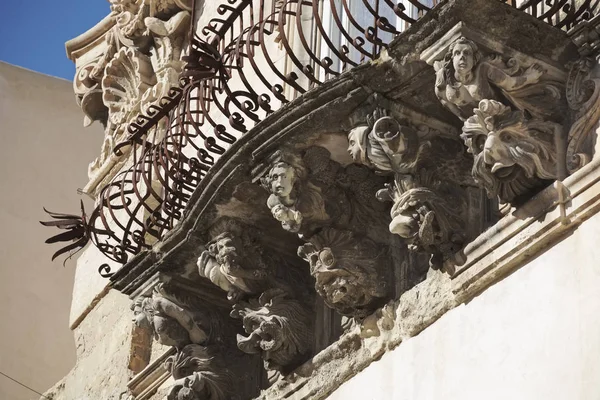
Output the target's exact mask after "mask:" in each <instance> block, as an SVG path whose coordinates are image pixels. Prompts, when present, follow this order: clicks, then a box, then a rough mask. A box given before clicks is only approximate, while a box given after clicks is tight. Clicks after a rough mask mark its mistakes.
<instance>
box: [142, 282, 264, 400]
mask: <svg viewBox="0 0 600 400" xmlns="http://www.w3.org/2000/svg"><path fill="white" fill-rule="evenodd" d="M131 308H132V310H133V312H134V318H133V321H134V323H135V324H136V325H138V326H140V327H148V328H150V329H151V331H152V332H153V333H154V336H155V340H156V341H157V342H159V343H161V344H163V345H166V346H173V347H175V349H176V353H175V355H173V356H170V357H168V358H167V359H166V360H165V362H164V367H165V368H166V369H167V370H168V371H169V372H170V373H171V374H172V376H173V379H174V380H175V382H174V384H173V386H172V387H171V389H170V391H169V393H168V395H167V399H169V400H171V399H174V400H180V399H202V400H225V399H230V398H232V397H231V393H232V388H233V384H234V377H235V382H237V383H238V386H240V387H245V386H248V387H251V386H252V384H251V383H252V378H251V369H250V365H251V364H252V362H253V361H252V360H251V359H248V358H247V356H244V355H243V354H242V353H239V352H237V351H235V350H234V343H235V335H236V331H237V330H236V328H235V327H234V325H233V324H232V323H231V322H230V320H228V319H227V318H226V317H225V316H223V315H221V314H220V313H219V312H218V311H217V310H214V309H212V308H211V307H210V305H209V304H207V303H206V301H205V300H204V299H203V298H202V297H200V296H199V295H198V294H197V293H193V292H191V291H190V290H186V289H185V288H184V287H183V286H181V284H176V283H158V284H157V285H156V286H154V289H153V290H152V293H151V294H150V295H143V296H140V297H138V298H137V299H136V300H135V301H134V303H133V304H132V307H131ZM248 383H250V385H249V384H248ZM244 390H246V389H242V390H241V391H244Z"/></svg>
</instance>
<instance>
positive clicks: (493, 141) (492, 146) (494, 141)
mask: <svg viewBox="0 0 600 400" xmlns="http://www.w3.org/2000/svg"><path fill="white" fill-rule="evenodd" d="M498 145H499V140H498V138H496V137H495V136H493V135H490V136H488V138H487V139H486V141H485V144H484V146H483V161H484V162H485V163H486V164H490V165H491V164H494V163H495V162H496V161H497V160H496V157H495V156H496V149H497V146H498Z"/></svg>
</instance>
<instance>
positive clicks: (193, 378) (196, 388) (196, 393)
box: [167, 372, 205, 400]
mask: <svg viewBox="0 0 600 400" xmlns="http://www.w3.org/2000/svg"><path fill="white" fill-rule="evenodd" d="M203 389H204V379H202V375H201V374H200V373H198V372H194V373H193V374H192V375H190V376H186V377H184V378H181V379H177V380H176V381H175V382H174V383H173V386H172V387H171V390H170V392H169V394H168V395H167V400H202V399H203V398H205V393H204V390H203Z"/></svg>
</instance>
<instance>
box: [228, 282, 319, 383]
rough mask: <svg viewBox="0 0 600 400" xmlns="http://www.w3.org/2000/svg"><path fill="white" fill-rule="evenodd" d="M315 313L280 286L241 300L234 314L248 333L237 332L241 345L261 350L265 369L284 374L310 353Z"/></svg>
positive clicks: (245, 349) (247, 349)
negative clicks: (240, 333) (255, 296)
mask: <svg viewBox="0 0 600 400" xmlns="http://www.w3.org/2000/svg"><path fill="white" fill-rule="evenodd" d="M312 314H313V313H312V312H311V308H310V307H307V305H306V304H304V303H302V302H300V301H298V300H297V299H294V298H292V297H290V295H289V294H288V293H286V292H285V291H283V290H281V289H269V290H267V291H265V292H264V293H263V294H261V295H260V297H258V299H257V298H253V299H250V300H248V301H242V302H239V303H237V304H235V305H234V306H233V310H232V311H231V316H232V317H234V318H239V319H241V320H242V322H243V325H244V329H245V331H246V334H247V336H243V335H238V348H239V349H240V350H242V351H243V352H244V353H248V354H260V355H261V357H262V358H263V360H264V362H265V368H266V369H268V370H276V371H279V372H282V373H284V374H285V373H287V372H289V371H291V370H292V369H293V368H294V367H297V366H298V365H299V364H300V363H301V362H303V361H305V360H306V358H307V357H308V356H309V355H310V354H311V350H312V343H313V334H314V330H313V322H312V321H313V318H312Z"/></svg>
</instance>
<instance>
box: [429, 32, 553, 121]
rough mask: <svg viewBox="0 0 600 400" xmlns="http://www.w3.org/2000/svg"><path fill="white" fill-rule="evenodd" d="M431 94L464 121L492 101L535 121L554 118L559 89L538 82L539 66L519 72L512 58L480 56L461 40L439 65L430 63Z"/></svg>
mask: <svg viewBox="0 0 600 400" xmlns="http://www.w3.org/2000/svg"><path fill="white" fill-rule="evenodd" d="M434 68H435V69H436V82H435V94H436V96H437V97H438V99H439V100H440V102H441V103H442V104H443V105H444V106H445V107H446V108H448V109H449V110H450V111H452V112H453V113H454V114H455V115H456V116H457V117H459V118H460V119H461V120H463V121H465V120H466V119H468V118H469V117H470V116H471V115H473V109H474V108H476V107H477V105H478V104H479V102H480V101H481V100H484V99H488V100H496V101H499V102H501V103H504V104H505V105H512V106H513V107H515V108H516V109H519V110H523V111H527V112H528V113H530V114H531V115H532V116H534V117H537V118H549V117H553V116H556V114H557V112H558V111H557V102H558V101H559V100H560V98H561V97H562V96H561V91H562V90H561V88H560V87H559V86H557V84H555V83H547V82H541V81H540V78H541V77H542V75H543V74H544V73H545V71H544V69H543V68H542V67H541V66H540V65H539V64H536V63H534V64H532V65H530V66H528V67H527V68H521V66H520V64H519V61H518V60H517V59H515V58H510V59H508V60H506V61H505V60H503V59H502V57H501V56H500V55H497V54H496V55H492V56H488V57H486V56H484V54H483V53H482V52H481V51H480V50H479V48H478V46H477V45H476V44H475V42H474V41H472V40H469V39H467V38H465V37H460V38H458V39H457V40H455V41H454V42H453V43H452V44H451V45H450V46H449V47H448V50H447V52H446V54H445V56H444V60H443V61H438V62H436V63H434Z"/></svg>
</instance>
